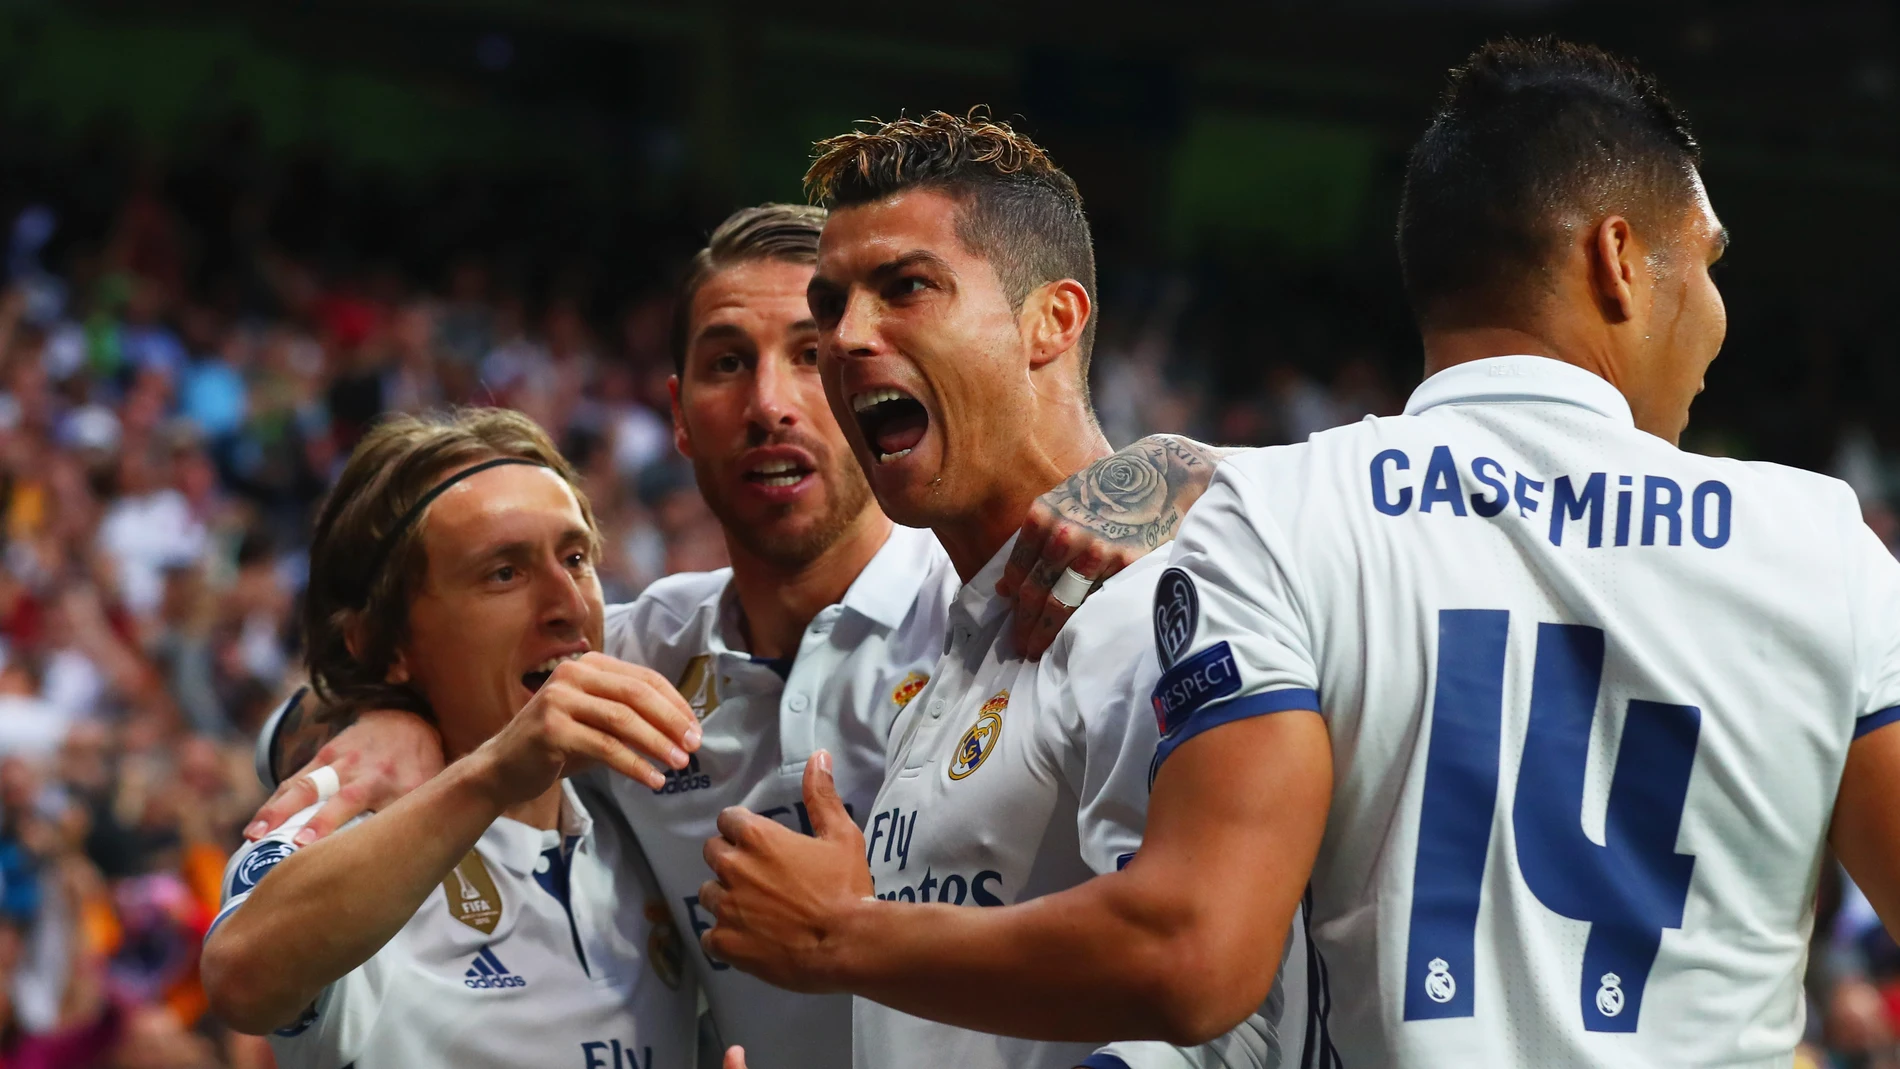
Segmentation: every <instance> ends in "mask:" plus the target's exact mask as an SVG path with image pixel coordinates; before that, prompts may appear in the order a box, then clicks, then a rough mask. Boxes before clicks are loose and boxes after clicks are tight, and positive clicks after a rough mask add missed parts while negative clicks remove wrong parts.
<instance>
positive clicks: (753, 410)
mask: <svg viewBox="0 0 1900 1069" xmlns="http://www.w3.org/2000/svg"><path fill="white" fill-rule="evenodd" d="M786 365H787V360H786V359H780V358H779V357H777V356H772V357H768V358H765V359H761V360H760V361H759V365H758V371H757V372H755V373H754V374H753V376H752V390H751V392H750V393H749V394H748V395H747V396H746V412H745V417H746V422H747V423H749V424H751V425H752V426H754V427H757V428H761V429H763V430H764V431H765V432H766V433H768V434H769V433H771V432H772V431H775V430H778V429H780V428H783V427H790V426H792V425H793V424H794V423H797V422H798V413H797V409H796V407H795V406H794V405H793V404H792V382H791V375H790V374H789V371H790V369H789V368H788V367H787V366H786Z"/></svg>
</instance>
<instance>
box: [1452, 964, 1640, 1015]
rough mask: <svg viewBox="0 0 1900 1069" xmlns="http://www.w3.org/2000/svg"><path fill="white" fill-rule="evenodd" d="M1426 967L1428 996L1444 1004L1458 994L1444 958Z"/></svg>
mask: <svg viewBox="0 0 1900 1069" xmlns="http://www.w3.org/2000/svg"><path fill="white" fill-rule="evenodd" d="M1425 968H1426V969H1427V970H1428V971H1427V973H1426V975H1425V997H1426V998H1428V999H1431V1000H1432V1001H1433V1002H1437V1003H1441V1004H1442V1003H1446V1002H1450V1001H1451V1000H1452V999H1454V998H1456V997H1457V996H1458V981H1456V980H1454V979H1452V976H1451V965H1450V964H1449V963H1448V962H1446V961H1445V959H1444V958H1433V959H1432V960H1430V961H1428V962H1426V963H1425ZM1598 998H1599V999H1601V998H1602V996H1600V995H1599V996H1598Z"/></svg>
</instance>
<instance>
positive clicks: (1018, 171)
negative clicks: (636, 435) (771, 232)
mask: <svg viewBox="0 0 1900 1069" xmlns="http://www.w3.org/2000/svg"><path fill="white" fill-rule="evenodd" d="M819 147H820V150H821V154H820V156H819V158H818V160H817V162H816V163H814V164H813V166H812V169H811V171H810V173H809V174H808V175H807V183H808V185H809V186H810V188H811V190H812V192H813V193H814V194H815V199H817V200H818V201H819V202H820V203H823V204H826V205H827V206H828V207H830V209H831V215H830V218H829V219H828V220H827V222H826V224H825V230H824V236H823V239H822V240H821V242H820V244H819V252H818V265H817V271H816V273H815V274H814V275H813V277H812V281H811V287H810V305H811V311H812V314H813V316H814V318H815V320H816V326H817V332H818V337H819V363H820V370H821V373H822V375H823V378H824V386H825V392H826V396H827V397H828V398H829V400H830V402H831V406H832V410H833V411H834V412H835V413H836V414H837V417H838V422H839V423H840V424H842V425H843V426H844V428H845V436H846V438H847V439H848V440H849V441H850V443H851V448H852V450H853V452H854V453H855V454H856V456H857V459H858V463H859V464H860V465H862V466H863V468H864V471H865V474H866V476H867V478H868V479H869V481H870V485H871V488H872V490H873V492H874V493H875V494H876V495H877V499H878V503H879V504H880V505H881V506H883V509H884V511H885V513H887V514H888V515H890V516H891V517H892V518H893V519H895V520H896V521H897V522H899V523H902V524H908V525H914V526H918V527H928V528H930V529H931V530H932V531H933V532H934V533H935V534H936V536H937V540H938V541H939V542H941V543H942V545H943V547H944V549H945V550H946V551H947V552H948V554H949V557H950V560H951V562H952V564H953V565H954V567H955V568H956V572H957V577H958V579H959V580H960V581H961V583H962V586H961V587H960V589H959V590H958V591H957V592H956V594H955V596H954V598H953V600H952V602H951V605H950V609H949V627H948V636H947V638H946V641H945V644H944V648H943V656H942V658H941V660H939V661H938V662H937V664H936V666H935V667H934V668H933V669H932V671H931V675H930V681H929V683H928V685H926V686H925V687H924V688H923V689H922V691H921V692H920V693H919V694H918V695H917V696H916V697H915V698H914V699H912V701H911V702H910V704H909V705H907V706H906V707H905V708H904V710H903V711H902V712H900V713H899V714H898V717H897V720H896V722H895V724H894V726H893V728H892V740H891V748H890V756H889V759H888V762H887V764H886V775H885V778H884V783H883V786H882V788H881V789H880V790H879V791H878V794H877V797H876V799H875V801H873V802H872V804H871V809H870V817H869V820H868V821H866V820H863V819H862V817H863V811H862V810H853V809H850V808H848V807H847V806H846V805H845V804H844V800H843V799H841V798H840V796H839V795H838V793H837V791H836V789H835V787H834V784H833V781H832V778H831V777H830V776H829V775H827V774H826V765H825V762H823V761H817V760H815V761H813V762H811V763H810V764H808V766H807V768H806V772H805V790H806V797H805V812H806V813H807V814H808V815H809V818H810V820H811V823H812V825H813V827H814V830H815V832H816V835H815V836H800V835H794V834H791V833H790V832H788V831H787V830H786V829H785V828H784V827H783V826H782V825H780V824H778V823H776V822H774V821H772V820H770V819H768V818H767V817H766V816H764V815H763V814H759V813H751V812H746V811H744V810H742V809H736V808H735V809H730V810H727V811H726V812H725V813H723V814H721V816H720V819H719V830H720V833H721V835H720V837H719V838H715V839H712V840H711V841H709V842H708V843H707V845H706V856H707V859H708V861H709V862H710V864H711V867H712V870H713V873H714V874H715V876H716V879H715V880H712V881H708V883H707V884H706V886H705V887H704V888H703V889H702V890H701V891H700V894H699V897H700V902H701V908H703V909H706V910H708V911H709V912H710V913H711V914H712V915H713V916H714V917H715V918H717V920H718V924H717V925H716V926H715V927H714V928H713V929H712V930H711V931H710V932H708V933H706V934H705V935H704V936H703V937H702V943H703V945H704V946H705V948H706V949H707V951H708V952H709V953H710V954H711V955H712V956H714V957H716V958H719V959H722V960H725V961H729V962H732V963H733V964H736V965H738V966H739V967H741V968H744V969H747V970H749V971H753V972H756V973H757V974H758V975H760V976H762V977H764V978H766V979H768V980H770V981H772V982H773V983H778V984H783V985H785V986H788V987H793V988H797V989H800V990H809V991H839V990H847V991H851V990H854V991H856V993H858V994H862V995H868V996H874V997H875V998H876V999H877V1001H871V1000H870V999H869V998H860V999H858V1000H857V1002H856V1003H855V1006H854V1011H853V1013H854V1047H853V1052H854V1056H855V1064H856V1065H858V1066H860V1067H862V1069H872V1067H885V1066H897V1065H903V1066H912V1067H933V1066H941V1067H943V1069H951V1067H956V1069H971V1067H979V1069H983V1067H994V1069H1005V1067H1007V1069H1026V1067H1028V1069H1069V1067H1072V1066H1076V1065H1081V1064H1087V1065H1089V1066H1117V1067H1122V1069H1127V1067H1129V1066H1188V1065H1223V1064H1225V1065H1248V1066H1269V1067H1273V1066H1279V1065H1281V1064H1283V1063H1284V1064H1299V1063H1300V1062H1299V1059H1298V1055H1299V1053H1300V1046H1301V1043H1302V1041H1303V1039H1304V1037H1305V1034H1306V1029H1307V1020H1306V1008H1307V1004H1306V1000H1305V998H1304V995H1303V993H1302V992H1303V987H1301V985H1295V987H1300V989H1299V990H1293V989H1288V988H1283V987H1281V986H1279V985H1276V986H1275V988H1274V990H1273V992H1272V993H1271V995H1270V996H1269V997H1268V999H1267V1000H1266V1002H1265V1003H1264V1004H1263V1005H1262V1006H1261V1008H1260V1011H1259V1012H1258V1013H1257V1014H1255V1015H1253V1016H1252V1017H1250V1018H1249V1019H1248V1020H1247V1021H1246V1022H1244V1023H1243V1024H1242V1025H1241V1026H1240V1027H1239V1028H1237V1029H1235V1030H1234V1031H1233V1032H1231V1033H1229V1034H1227V1035H1224V1036H1221V1037H1219V1038H1217V1039H1216V1040H1214V1041H1213V1042H1211V1043H1208V1044H1205V1045H1203V1046H1200V1047H1196V1048H1190V1049H1180V1048H1176V1047H1172V1046H1168V1045H1166V1044H1161V1043H1134V1044H1119V1045H1116V1046H1115V1047H1113V1048H1110V1049H1107V1050H1101V1051H1097V1050H1096V1047H1097V1046H1098V1045H1099V1044H1098V1043H1097V1042H1094V1041H1097V1040H1100V1039H1104V1038H1108V1037H1106V1036H1103V1035H1100V1034H1095V1035H1091V1034H1090V1032H1089V1030H1087V1029H1065V1028H1063V1027H1062V1025H1061V1024H1060V1022H1056V1023H1055V1024H1053V1025H1052V1026H1051V1027H1048V1028H1045V1029H1042V1030H1041V1033H1040V1034H1041V1038H1040V1039H1039V1040H1025V1039H1013V1038H1005V1037H1003V1036H999V1035H995V1034H991V1033H990V1031H989V1030H988V1029H986V1028H985V1025H986V1023H988V1022H990V1021H992V1020H996V1021H1002V1020H1006V1019H1007V1014H1008V1012H1009V1009H1008V1007H1004V1006H999V1005H997V1004H996V1003H995V1002H994V1000H992V999H991V998H990V996H989V993H988V992H985V991H982V990H978V989H976V988H973V987H970V986H967V985H957V984H944V983H941V982H939V981H940V978H939V977H937V976H934V975H932V974H931V971H930V970H928V969H922V970H919V969H913V968H908V967H907V966H906V965H905V963H903V962H901V961H885V962H884V964H886V965H888V969H887V970H886V971H885V972H884V973H883V974H882V975H881V976H880V977H879V978H878V982H877V983H874V984H873V983H856V982H853V980H861V979H862V978H861V977H859V978H851V979H847V978H845V974H843V973H841V972H837V971H834V970H831V969H830V968H829V965H830V963H831V962H832V961H833V960H835V957H834V956H849V955H851V954H853V953H854V952H855V951H861V950H863V949H864V948H863V947H861V946H855V945H854V944H853V942H852V940H851V939H850V938H849V933H848V932H845V931H842V930H841V929H839V928H837V927H835V926H834V922H835V921H837V920H839V919H840V918H843V917H847V916H849V915H851V914H852V913H853V912H854V911H857V910H860V909H863V910H869V911H873V912H877V911H882V910H891V911H899V912H897V913H892V914H891V915H892V916H893V917H896V916H900V915H901V911H903V910H906V909H911V910H915V909H917V908H919V907H921V906H922V905H923V904H925V903H937V904H943V905H952V906H969V907H980V906H1003V905H1007V904H1011V903H1018V902H1028V901H1032V900H1034V899H1037V898H1039V897H1041V896H1044V895H1049V894H1053V893H1056V892H1060V891H1062V890H1064V889H1066V888H1070V887H1074V886H1077V885H1079V884H1081V883H1084V882H1085V881H1087V880H1088V879H1090V878H1091V877H1093V876H1095V875H1097V874H1098V873H1103V872H1113V871H1115V870H1116V869H1117V868H1119V867H1121V866H1122V865H1125V864H1127V863H1128V862H1129V861H1130V859H1132V858H1133V857H1134V855H1135V851H1136V850H1137V849H1138V848H1139V846H1140V842H1141V833H1142V826H1143V823H1144V819H1145V812H1146V808H1147V795H1148V771H1149V767H1150V763H1151V762H1152V760H1153V758H1154V756H1155V750H1156V744H1157V742H1158V741H1159V738H1160V735H1159V730H1158V728H1157V725H1156V723H1155V720H1154V717H1153V716H1152V715H1151V714H1150V713H1149V711H1148V709H1147V708H1146V704H1145V702H1139V700H1138V699H1136V700H1130V697H1129V695H1130V694H1131V693H1133V691H1132V690H1131V689H1130V687H1129V686H1127V685H1125V684H1124V683H1123V682H1122V681H1121V676H1122V675H1123V673H1124V671H1125V670H1126V669H1127V668H1129V667H1130V666H1132V665H1135V664H1137V663H1139V662H1141V660H1142V658H1141V656H1140V654H1141V653H1142V651H1143V650H1144V649H1145V648H1146V646H1147V644H1148V642H1149V637H1148V636H1149V634H1150V631H1149V627H1148V618H1149V606H1150V604H1151V596H1152V592H1153V590H1154V582H1155V574H1156V571H1157V569H1158V568H1159V567H1160V566H1161V565H1163V564H1164V563H1165V560H1164V558H1165V557H1166V554H1165V553H1157V554H1154V555H1152V556H1149V557H1146V558H1144V559H1142V560H1139V561H1136V562H1134V563H1132V564H1130V565H1129V566H1128V567H1127V568H1126V569H1125V570H1122V571H1121V572H1120V573H1119V574H1117V575H1115V576H1114V577H1113V578H1112V579H1109V580H1108V581H1107V582H1106V585H1104V586H1103V588H1102V589H1101V591H1100V592H1099V593H1098V594H1096V595H1095V596H1094V597H1093V598H1092V599H1090V601H1089V602H1088V603H1087V604H1086V605H1082V606H1081V608H1080V610H1079V611H1078V612H1076V614H1075V615H1074V617H1073V618H1072V619H1070V620H1069V621H1068V623H1067V625H1066V627H1063V629H1062V630H1061V632H1060V633H1059V634H1057V635H1055V640H1054V645H1053V646H1051V647H1050V648H1049V651H1048V653H1047V654H1046V655H1045V656H1044V657H1043V658H1042V659H1041V660H1040V661H1039V662H1038V661H1031V660H1029V659H1027V658H1025V657H1024V656H1023V655H1022V647H1023V640H1022V634H1021V633H1020V632H1017V631H1016V630H1014V629H1012V628H1011V627H1010V626H1009V625H1010V618H1011V615H1012V613H1011V609H1012V605H1011V602H1010V600H1009V599H1008V598H1006V597H1005V596H1004V595H1003V593H1002V592H1001V591H1008V590H1012V589H1014V584H1015V577H1016V576H1017V575H1020V574H1028V575H1029V576H1031V577H1032V578H1033V579H1035V580H1036V581H1039V582H1042V583H1047V584H1049V585H1050V586H1051V587H1053V588H1054V596H1055V599H1056V600H1057V601H1058V602H1079V601H1080V597H1079V595H1080V594H1081V593H1083V592H1085V591H1087V590H1088V589H1089V588H1090V587H1091V586H1092V585H1094V584H1097V583H1100V582H1102V581H1103V580H1104V579H1105V577H1106V574H1107V573H1106V569H1102V568H1100V567H1098V566H1097V564H1096V562H1095V561H1094V560H1093V559H1092V556H1093V555H1092V554H1090V553H1079V554H1078V553H1070V552H1067V551H1066V550H1065V548H1063V547H1056V548H1054V549H1051V548H1048V547H1037V546H1034V545H1030V544H1028V543H1027V542H1026V541H1025V540H1021V539H1018V538H1016V537H1015V536H1016V533H1017V531H1018V529H1019V528H1021V527H1022V526H1023V524H1024V521H1025V518H1026V517H1029V516H1031V514H1032V513H1033V512H1035V511H1036V510H1038V509H1040V508H1046V507H1049V506H1048V499H1047V496H1046V495H1049V494H1050V493H1051V489H1052V488H1060V489H1057V490H1056V491H1055V493H1056V495H1057V496H1058V497H1062V498H1064V500H1063V502H1062V503H1061V504H1060V505H1059V506H1058V508H1059V509H1060V510H1061V511H1063V512H1065V513H1066V512H1067V511H1068V510H1069V509H1071V508H1075V507H1078V506H1080V505H1082V504H1084V503H1087V502H1091V501H1101V502H1107V503H1109V505H1110V508H1111V510H1112V514H1111V515H1110V516H1109V517H1108V522H1105V523H1104V524H1103V525H1102V527H1101V531H1102V533H1103V535H1104V536H1106V537H1107V538H1108V539H1110V540H1120V541H1124V542H1128V543H1134V544H1139V545H1144V546H1156V545H1159V544H1161V543H1162V542H1165V541H1166V540H1167V539H1168V538H1169V537H1171V536H1172V533H1173V531H1174V528H1175V526H1176V525H1177V524H1178V523H1179V522H1180V519H1181V516H1182V514H1183V512H1185V505H1184V504H1181V503H1180V502H1179V501H1177V500H1176V498H1175V496H1174V495H1173V494H1172V493H1171V491H1172V490H1173V489H1174V488H1175V487H1178V486H1181V485H1184V484H1188V483H1193V482H1196V481H1198V480H1200V479H1203V478H1204V477H1205V474H1206V473H1208V472H1211V471H1212V470H1213V468H1214V465H1215V461H1216V459H1217V454H1216V452H1215V451H1211V450H1208V449H1206V448H1205V447H1202V446H1199V445H1197V444H1195V443H1192V442H1184V441H1180V440H1176V439H1170V440H1165V441H1157V442H1153V443H1150V448H1149V449H1148V450H1146V451H1143V450H1137V451H1136V452H1134V453H1133V454H1131V455H1121V456H1111V455H1110V449H1109V446H1108V443H1107V441H1106V440H1105V439H1104V438H1103V436H1102V432H1101V429H1100V428H1099V427H1098V426H1097V424H1096V422H1095V418H1094V413H1093V411H1092V410H1091V408H1090V405H1089V399H1088V385H1087V384H1088V378H1087V376H1088V357H1089V349H1090V345H1091V343H1092V340H1093V334H1094V323H1095V317H1094V305H1095V264H1094V253H1093V248H1092V244H1091V238H1090V235H1089V227H1088V221H1087V219H1086V217H1085V216H1084V214H1083V211H1082V202H1081V197H1080V195H1079V194H1078V193H1077V191H1076V188H1075V184H1074V182H1073V181H1071V180H1070V179H1069V177H1068V176H1067V175H1066V174H1064V173H1063V172H1062V171H1061V170H1060V169H1059V168H1058V167H1056V165H1055V164H1054V163H1053V162H1052V161H1051V160H1050V159H1049V157H1048V156H1047V154H1046V153H1045V152H1044V151H1043V150H1042V149H1041V148H1040V147H1039V146H1037V145H1036V144H1034V143H1033V142H1031V141H1030V140H1029V139H1027V138H1025V137H1023V136H1021V135H1019V134H1017V133H1016V132H1014V131H1013V130H1011V129H1010V128H1009V127H1008V126H1006V125H1003V124H999V123H994V122H990V121H988V120H986V119H983V118H981V117H979V116H978V115H976V114H974V113H973V114H972V115H971V116H970V117H969V118H960V117H957V116H952V115H948V114H944V113H942V112H937V113H932V114H930V115H927V116H924V117H922V118H919V119H900V120H896V121H893V122H889V123H885V124H882V125H879V126H876V127H874V128H869V129H861V130H859V131H856V132H853V133H850V134H845V135H843V136H840V137H836V138H833V139H831V140H830V141H827V142H824V143H821V145H820V146H819ZM1039 498H1042V499H1043V502H1042V503H1039V502H1038V499H1039ZM1052 630H1053V628H1052V626H1051V621H1043V620H1038V621H1032V622H1031V624H1030V628H1029V631H1028V634H1029V636H1030V637H1031V638H1032V639H1033V638H1035V637H1037V636H1039V635H1046V634H1048V633H1050V632H1051V631H1052ZM854 817H855V819H854ZM860 824H862V825H864V826H865V829H864V831H862V832H861V831H860V830H859V825H860ZM867 860H868V864H867ZM1181 878H1183V879H1191V878H1192V876H1191V874H1189V873H1182V874H1181ZM872 896H875V897H876V898H877V899H882V900H883V901H880V902H871V901H869V900H870V899H871V898H872ZM912 904H915V905H912ZM926 915H927V914H926ZM1300 945H1301V944H1300V943H1299V941H1298V940H1289V941H1288V946H1289V947H1290V948H1293V949H1292V950H1291V951H1290V952H1291V953H1293V954H1296V955H1303V953H1304V952H1303V950H1301V949H1298V948H1299V947H1300ZM992 950H993V948H989V949H986V948H985V947H983V946H982V945H977V944H971V945H966V946H962V947H959V948H958V952H960V953H964V954H968V955H972V956H976V957H982V956H984V955H985V954H987V953H990V952H992ZM1296 960H1298V962H1299V966H1300V967H1299V968H1297V969H1294V970H1289V972H1290V973H1297V974H1298V975H1299V977H1301V978H1303V977H1304V975H1305V971H1306V970H1305V964H1306V963H1305V960H1304V958H1303V956H1302V957H1299V958H1297V959H1296ZM907 1010H908V1011H914V1012H916V1013H918V1014H925V1015H928V1016H930V1017H932V1018H934V1019H932V1020H926V1019H924V1018H923V1017H921V1016H913V1015H912V1013H911V1012H906V1011H907ZM944 1020H954V1021H955V1025H952V1024H945V1023H940V1022H941V1021H944ZM761 1058H764V1054H763V1052H762V1054H761ZM772 1064H773V1063H772V1062H771V1061H769V1060H762V1061H761V1065H762V1066H770V1065H772Z"/></svg>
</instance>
